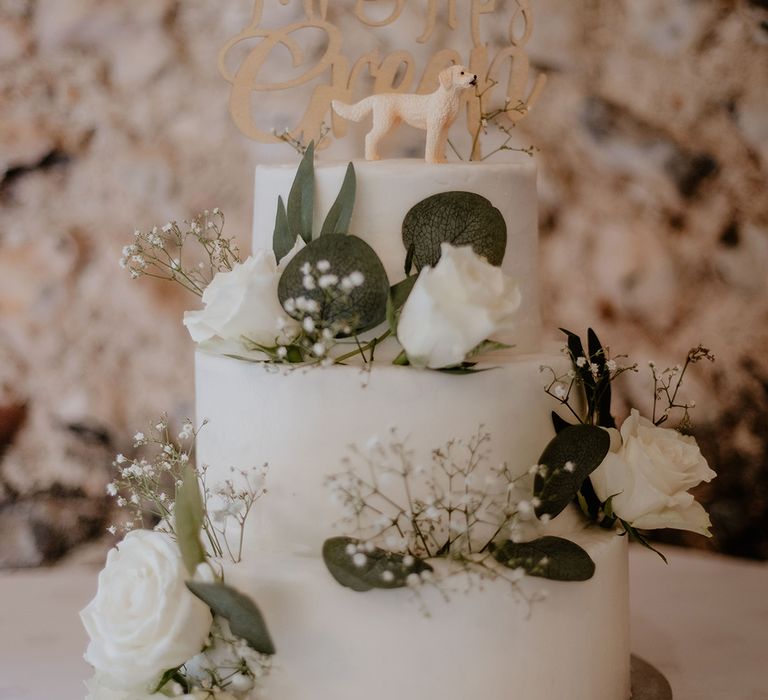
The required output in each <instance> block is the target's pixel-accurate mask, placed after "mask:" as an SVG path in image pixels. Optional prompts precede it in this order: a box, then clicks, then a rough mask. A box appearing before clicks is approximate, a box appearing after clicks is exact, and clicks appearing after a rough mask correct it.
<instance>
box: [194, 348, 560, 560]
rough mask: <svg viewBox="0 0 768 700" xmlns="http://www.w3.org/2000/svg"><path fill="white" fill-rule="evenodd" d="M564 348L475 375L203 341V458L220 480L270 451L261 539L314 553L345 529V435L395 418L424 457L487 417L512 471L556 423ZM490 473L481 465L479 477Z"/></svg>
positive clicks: (530, 458)
mask: <svg viewBox="0 0 768 700" xmlns="http://www.w3.org/2000/svg"><path fill="white" fill-rule="evenodd" d="M564 363H565V360H564V357H563V355H562V354H561V353H559V352H550V353H540V354H537V355H527V356H516V357H514V356H513V357H511V358H504V357H501V358H499V361H498V363H496V362H492V363H491V364H490V365H489V366H491V367H495V368H494V369H492V370H490V371H487V372H482V373H478V374H473V375H470V376H455V375H446V374H443V373H440V372H434V371H429V370H417V369H414V368H412V367H396V366H393V365H389V364H386V363H381V364H374V366H373V369H372V371H371V373H370V374H366V373H365V372H363V371H362V370H361V369H357V368H353V367H343V366H333V367H327V368H318V367H315V368H312V369H297V370H293V371H290V370H278V369H276V368H275V367H274V366H272V367H265V366H263V365H260V364H254V363H248V362H243V361H239V360H235V359H231V358H228V357H223V356H221V355H215V354H210V353H207V352H205V351H202V350H198V351H197V355H196V371H197V377H196V386H197V417H198V420H202V419H204V418H207V419H208V420H209V424H208V425H206V426H205V428H204V429H203V430H202V431H201V432H200V435H199V437H198V443H197V455H198V463H201V464H207V465H209V468H210V471H209V475H210V480H211V483H215V482H217V481H222V480H223V479H226V478H231V476H232V474H231V473H230V467H235V468H238V469H241V468H244V467H249V466H260V465H262V464H264V463H265V462H268V463H269V472H268V474H267V482H266V486H267V490H268V493H267V495H266V496H265V497H264V498H262V499H261V500H260V501H259V503H258V504H257V506H256V507H255V508H254V510H253V512H252V515H251V516H250V517H249V521H248V522H249V527H250V530H251V532H252V539H251V540H250V541H251V543H252V546H254V547H258V548H260V549H269V550H273V551H292V552H299V553H317V552H319V551H320V548H321V546H322V542H323V541H324V540H325V539H326V538H327V537H330V536H332V535H334V534H338V533H337V530H335V529H334V525H335V524H336V523H337V522H338V520H339V518H340V516H341V511H340V510H339V507H338V506H337V505H336V504H335V503H334V502H333V500H332V498H331V492H330V490H329V489H328V487H327V486H326V485H325V482H326V479H327V477H328V476H330V475H332V474H338V473H339V472H341V471H343V470H344V466H343V464H342V458H343V457H345V456H347V455H348V454H349V452H348V449H347V447H348V446H349V445H350V444H352V443H355V444H356V445H358V446H360V447H363V446H365V445H366V443H367V442H368V440H369V439H370V438H371V437H373V436H377V437H379V438H380V439H381V440H382V441H387V439H388V431H389V429H390V428H391V427H396V428H397V429H398V433H399V435H400V436H401V437H406V436H408V438H409V439H408V446H409V448H411V449H413V450H414V451H415V452H416V455H417V458H416V459H418V460H421V461H422V462H423V463H429V461H430V458H431V453H432V450H434V449H437V448H440V447H444V446H445V444H446V443H447V442H448V441H449V440H451V439H462V440H469V439H470V438H471V437H472V436H473V435H474V434H476V433H477V432H478V430H479V427H480V426H481V425H482V426H484V431H486V432H488V433H490V435H491V444H490V448H489V459H488V460H487V463H486V464H485V465H484V466H485V467H486V468H489V467H490V466H495V465H498V464H501V463H504V462H506V463H507V464H508V465H509V466H510V468H511V469H512V471H513V473H515V474H518V473H523V472H526V471H527V470H528V468H529V467H530V466H531V465H533V464H535V463H536V462H537V460H538V458H539V456H540V455H541V452H542V451H543V449H544V447H545V446H546V444H547V442H549V440H550V439H551V438H552V436H553V435H554V431H553V428H552V421H551V419H550V411H551V410H552V409H553V408H555V407H556V405H557V404H556V402H555V401H554V400H553V399H551V398H550V397H549V396H547V395H546V394H545V392H544V389H543V387H544V383H545V378H546V377H545V375H542V374H541V373H540V371H539V367H540V366H541V365H542V364H543V365H550V366H557V367H560V368H563V371H564V370H565V369H566V368H567V366H566V365H565V364H564ZM483 477H484V474H483V473H478V478H479V479H482V478H483Z"/></svg>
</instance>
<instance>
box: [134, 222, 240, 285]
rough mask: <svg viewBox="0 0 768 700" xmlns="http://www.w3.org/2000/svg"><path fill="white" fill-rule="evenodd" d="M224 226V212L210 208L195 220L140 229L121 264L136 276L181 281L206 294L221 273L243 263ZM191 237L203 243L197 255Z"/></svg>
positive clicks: (180, 282)
mask: <svg viewBox="0 0 768 700" xmlns="http://www.w3.org/2000/svg"><path fill="white" fill-rule="evenodd" d="M223 228H224V215H223V214H222V212H221V211H220V210H219V209H218V208H217V209H214V210H213V211H209V210H207V209H206V210H205V211H204V212H203V213H202V214H199V215H198V216H196V217H195V218H194V219H192V220H191V221H183V222H181V223H179V222H176V221H172V222H169V223H167V224H165V225H164V226H162V227H158V226H153V227H152V228H151V229H150V230H149V231H146V232H145V231H140V230H138V229H137V230H136V231H134V233H133V239H134V240H133V242H132V243H130V244H129V245H126V246H124V247H123V250H122V255H121V257H120V261H119V262H120V267H121V268H123V269H124V270H127V271H128V272H129V273H130V275H131V277H132V278H133V279H137V278H139V277H142V276H147V277H155V278H158V279H163V280H168V281H172V282H178V283H179V284H181V285H182V286H183V287H184V288H185V289H187V290H189V291H191V292H193V293H195V294H197V295H198V296H202V293H203V291H204V290H205V288H206V286H207V285H208V284H209V282H210V281H211V280H212V279H213V277H214V276H215V275H216V273H217V272H222V271H228V270H231V269H232V267H233V265H235V264H236V263H238V262H240V253H239V251H238V249H237V245H236V244H235V242H234V239H232V238H226V237H224V235H223V233H222V231H223ZM190 239H191V240H192V241H194V242H195V243H197V244H198V246H199V251H197V254H195V255H193V254H190V253H189V252H188V242H189V241H190ZM185 246H186V247H185ZM190 256H191V257H192V259H191V260H189V262H188V261H187V258H189V257H190Z"/></svg>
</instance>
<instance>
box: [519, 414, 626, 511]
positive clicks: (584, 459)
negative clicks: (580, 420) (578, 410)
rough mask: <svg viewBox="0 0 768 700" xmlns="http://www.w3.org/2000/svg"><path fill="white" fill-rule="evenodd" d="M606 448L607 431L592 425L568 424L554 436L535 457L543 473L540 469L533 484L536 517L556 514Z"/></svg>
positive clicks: (571, 497)
mask: <svg viewBox="0 0 768 700" xmlns="http://www.w3.org/2000/svg"><path fill="white" fill-rule="evenodd" d="M610 447H611V438H610V436H609V435H608V432H607V431H605V430H603V429H602V428H598V427H596V426H594V425H572V426H569V427H567V428H564V429H563V430H561V431H560V432H559V433H558V434H557V435H555V437H554V438H553V439H552V441H551V442H550V443H549V445H547V447H546V448H545V450H544V452H543V454H542V455H541V457H540V458H539V464H540V465H541V466H542V467H544V470H543V473H541V472H542V469H541V468H540V469H539V473H537V474H536V478H535V480H534V482H533V495H534V496H536V497H537V498H538V499H539V501H540V503H539V505H538V506H537V508H536V515H537V516H539V517H541V516H542V515H549V516H550V517H552V518H554V517H555V516H556V515H559V514H560V512H561V511H562V510H563V509H564V508H565V507H566V506H567V505H568V504H569V503H570V502H571V501H572V500H573V499H574V498H575V497H576V494H577V493H578V491H579V489H580V488H581V485H582V483H583V482H584V480H585V479H586V478H587V477H588V476H589V475H590V474H591V473H592V472H593V471H595V469H597V468H598V467H599V466H600V465H601V464H602V462H603V460H604V459H605V456H606V455H607V454H608V450H609V449H610Z"/></svg>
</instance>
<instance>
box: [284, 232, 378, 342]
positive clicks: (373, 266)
mask: <svg viewBox="0 0 768 700" xmlns="http://www.w3.org/2000/svg"><path fill="white" fill-rule="evenodd" d="M321 260H327V261H328V262H329V263H330V265H331V267H330V272H332V273H333V274H334V275H336V276H337V277H338V278H339V279H342V278H344V277H345V276H348V275H350V274H352V273H353V272H361V273H362V274H363V277H364V282H363V284H362V285H360V286H359V287H356V288H355V289H353V290H351V291H350V292H349V293H348V294H344V295H338V294H337V295H333V294H329V293H328V290H323V289H320V288H319V287H316V288H314V289H311V290H307V289H305V288H304V277H305V275H304V273H303V272H302V268H303V267H304V265H305V264H306V263H309V264H310V265H311V266H313V267H316V266H317V263H318V262H319V261H321ZM277 293H278V297H279V299H280V303H281V304H282V305H283V306H285V304H286V301H287V300H288V299H296V298H298V297H300V296H303V297H306V298H307V299H311V300H314V301H316V302H317V303H318V304H319V307H320V312H319V314H318V316H319V318H320V319H322V321H323V322H324V323H326V324H329V325H330V324H333V323H339V324H342V325H343V324H346V325H348V326H349V329H350V330H349V333H346V334H344V335H354V334H357V333H362V332H364V331H367V330H370V329H371V328H374V327H375V326H378V325H379V324H380V323H381V322H382V321H384V319H385V317H386V311H387V300H388V298H389V280H388V279H387V273H386V271H385V270H384V265H383V264H382V263H381V260H379V257H378V255H376V253H375V252H374V250H373V248H371V246H369V245H368V244H367V243H366V242H365V241H364V240H363V239H362V238H358V237H357V236H344V235H339V234H329V235H326V236H321V237H320V238H318V239H316V240H314V241H312V242H311V243H310V244H309V245H308V246H307V247H306V248H303V249H302V250H301V251H299V253H297V255H296V256H295V257H294V258H293V259H292V260H291V262H290V263H288V265H287V267H286V268H285V272H283V275H282V277H281V278H280V282H279V284H278V289H277ZM293 315H294V317H296V318H300V316H299V315H298V314H296V313H295V312H294V314H293Z"/></svg>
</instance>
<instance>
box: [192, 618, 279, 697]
mask: <svg viewBox="0 0 768 700" xmlns="http://www.w3.org/2000/svg"><path fill="white" fill-rule="evenodd" d="M270 668H271V657H269V656H266V655H264V654H259V653H258V652H257V651H255V650H253V649H252V648H251V647H249V646H248V644H247V643H246V642H245V640H243V639H241V638H239V637H236V636H235V635H233V634H232V632H231V630H230V628H229V623H228V622H227V620H225V619H224V618H221V617H215V618H214V619H213V625H212V626H211V634H210V637H209V638H208V642H207V643H206V645H205V649H203V651H202V652H201V653H200V654H198V655H197V656H195V657H194V658H192V659H191V660H189V661H187V663H185V664H184V666H183V667H182V669H181V671H182V674H183V676H184V677H185V679H186V680H187V683H188V685H189V686H190V689H191V690H197V689H200V690H205V691H208V692H209V693H211V694H213V696H214V697H215V695H216V693H217V691H225V692H227V693H231V694H232V695H233V696H235V697H238V698H239V697H249V695H248V694H249V693H250V692H251V691H252V690H253V689H254V687H255V686H256V684H257V683H258V681H259V679H261V678H263V677H264V676H265V675H267V673H269V670H270Z"/></svg>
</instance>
